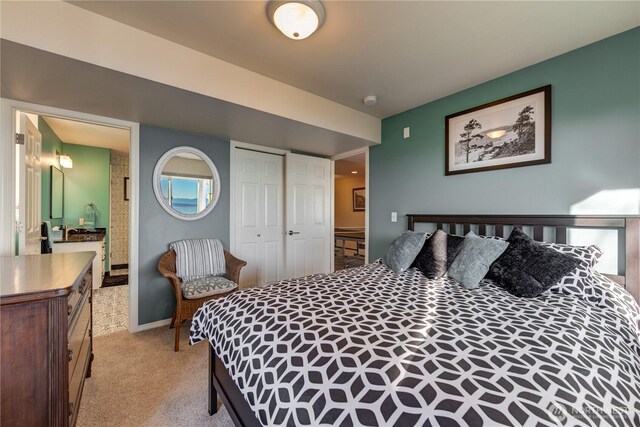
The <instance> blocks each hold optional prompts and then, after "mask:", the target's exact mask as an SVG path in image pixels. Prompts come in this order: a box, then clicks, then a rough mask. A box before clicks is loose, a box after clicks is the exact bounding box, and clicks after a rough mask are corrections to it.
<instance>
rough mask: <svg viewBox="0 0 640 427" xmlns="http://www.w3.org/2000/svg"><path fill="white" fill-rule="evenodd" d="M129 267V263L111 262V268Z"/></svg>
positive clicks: (122, 268) (121, 268)
mask: <svg viewBox="0 0 640 427" xmlns="http://www.w3.org/2000/svg"><path fill="white" fill-rule="evenodd" d="M126 268H129V264H111V269H112V270H124V269H126Z"/></svg>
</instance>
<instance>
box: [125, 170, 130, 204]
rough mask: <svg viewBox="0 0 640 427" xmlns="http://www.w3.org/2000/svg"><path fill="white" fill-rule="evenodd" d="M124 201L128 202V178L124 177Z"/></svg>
mask: <svg viewBox="0 0 640 427" xmlns="http://www.w3.org/2000/svg"><path fill="white" fill-rule="evenodd" d="M124 201H125V202H128V201H129V177H128V176H125V177H124Z"/></svg>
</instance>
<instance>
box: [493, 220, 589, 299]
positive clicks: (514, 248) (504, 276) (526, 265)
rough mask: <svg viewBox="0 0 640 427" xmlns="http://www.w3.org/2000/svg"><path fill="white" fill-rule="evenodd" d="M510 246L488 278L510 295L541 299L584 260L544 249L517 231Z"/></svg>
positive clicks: (495, 264) (494, 263) (511, 236)
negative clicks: (541, 295)
mask: <svg viewBox="0 0 640 427" xmlns="http://www.w3.org/2000/svg"><path fill="white" fill-rule="evenodd" d="M507 242H509V246H508V247H507V249H506V250H505V251H504V252H503V253H502V255H500V257H498V259H497V260H495V261H494V262H493V264H491V266H490V267H489V273H488V274H487V278H489V279H491V280H493V282H494V283H495V284H497V285H498V286H501V287H503V288H505V289H506V290H507V291H508V292H509V293H511V294H513V295H515V296H518V297H524V298H533V297H537V296H538V295H540V294H541V293H543V292H544V291H546V290H548V289H549V288H550V287H551V286H553V285H555V284H556V283H558V281H559V280H560V279H562V278H563V277H564V276H565V275H566V274H568V273H570V272H571V271H573V270H574V269H575V268H576V267H577V266H578V264H580V260H578V259H577V258H574V257H571V256H569V255H565V254H562V253H560V252H558V251H555V250H553V249H551V248H547V247H544V246H542V245H541V244H539V243H537V242H535V241H534V240H532V239H531V238H530V237H529V236H527V235H526V234H524V233H523V232H522V231H520V230H519V229H517V228H514V229H513V231H512V232H511V235H509V238H508V239H507Z"/></svg>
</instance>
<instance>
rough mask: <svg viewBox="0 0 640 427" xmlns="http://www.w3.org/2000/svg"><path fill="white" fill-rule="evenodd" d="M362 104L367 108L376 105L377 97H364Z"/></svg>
mask: <svg viewBox="0 0 640 427" xmlns="http://www.w3.org/2000/svg"><path fill="white" fill-rule="evenodd" d="M362 103H363V104H364V105H366V106H367V107H372V106H374V105H376V104H377V103H378V97H377V96H375V95H369V96H365V97H364V99H363V100H362Z"/></svg>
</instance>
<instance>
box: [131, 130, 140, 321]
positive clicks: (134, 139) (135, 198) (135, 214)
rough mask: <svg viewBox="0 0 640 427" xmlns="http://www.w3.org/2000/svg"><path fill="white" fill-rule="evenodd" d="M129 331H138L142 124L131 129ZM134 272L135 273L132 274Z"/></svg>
mask: <svg viewBox="0 0 640 427" xmlns="http://www.w3.org/2000/svg"><path fill="white" fill-rule="evenodd" d="M129 141H130V142H129V192H130V194H129V332H131V333H133V332H138V331H139V330H140V325H139V324H138V289H139V287H138V280H139V269H138V245H139V238H140V236H139V234H138V229H139V228H138V226H139V221H140V215H139V213H140V209H139V206H140V178H139V177H140V169H139V166H140V125H139V124H138V123H132V124H131V127H130V131H129ZM132 272H133V274H132Z"/></svg>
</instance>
